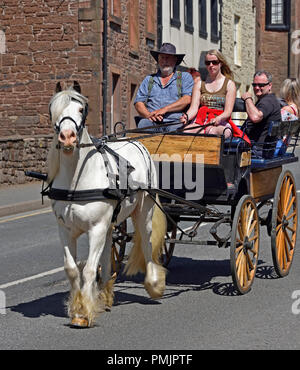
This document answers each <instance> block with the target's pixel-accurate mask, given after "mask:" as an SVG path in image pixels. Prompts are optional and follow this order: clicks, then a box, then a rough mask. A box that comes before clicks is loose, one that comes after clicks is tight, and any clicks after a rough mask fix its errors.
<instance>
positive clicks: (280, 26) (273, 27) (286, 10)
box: [265, 0, 291, 32]
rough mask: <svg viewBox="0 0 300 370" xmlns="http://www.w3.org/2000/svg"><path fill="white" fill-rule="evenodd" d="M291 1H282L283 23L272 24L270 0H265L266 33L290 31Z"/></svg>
mask: <svg viewBox="0 0 300 370" xmlns="http://www.w3.org/2000/svg"><path fill="white" fill-rule="evenodd" d="M290 26H291V1H290V0H283V23H276V24H275V23H272V0H266V26H265V29H266V31H282V32H288V31H290Z"/></svg>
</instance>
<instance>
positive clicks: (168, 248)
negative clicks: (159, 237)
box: [161, 225, 177, 267]
mask: <svg viewBox="0 0 300 370" xmlns="http://www.w3.org/2000/svg"><path fill="white" fill-rule="evenodd" d="M176 233H177V225H173V227H172V230H171V239H176ZM168 237H169V235H168V234H167V238H168ZM174 248H175V243H168V245H167V242H165V243H164V250H163V252H162V255H161V263H162V265H163V266H164V267H167V266H168V264H169V263H170V261H171V258H172V256H173V252H174Z"/></svg>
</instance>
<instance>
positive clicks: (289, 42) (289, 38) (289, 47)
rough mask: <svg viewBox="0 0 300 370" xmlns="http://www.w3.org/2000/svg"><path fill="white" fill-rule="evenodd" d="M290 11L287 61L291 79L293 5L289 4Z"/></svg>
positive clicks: (288, 75)
mask: <svg viewBox="0 0 300 370" xmlns="http://www.w3.org/2000/svg"><path fill="white" fill-rule="evenodd" d="M287 11H288V26H289V29H288V35H287V37H288V60H287V64H288V66H287V77H288V78H289V77H290V76H291V26H292V24H291V23H292V16H291V3H290V4H289V9H288V10H287Z"/></svg>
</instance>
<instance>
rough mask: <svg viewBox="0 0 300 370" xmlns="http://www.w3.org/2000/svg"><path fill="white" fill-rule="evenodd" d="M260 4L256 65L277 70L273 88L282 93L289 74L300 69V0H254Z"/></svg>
mask: <svg viewBox="0 0 300 370" xmlns="http://www.w3.org/2000/svg"><path fill="white" fill-rule="evenodd" d="M254 4H255V6H256V17H257V28H256V69H266V70H268V71H269V72H271V73H272V74H273V87H274V88H273V90H274V92H275V93H277V94H278V93H279V90H280V86H281V84H282V82H283V81H284V80H285V79H286V78H287V77H297V76H298V77H299V73H300V39H299V38H300V2H299V1H298V0H284V1H283V0H265V1H261V0H254Z"/></svg>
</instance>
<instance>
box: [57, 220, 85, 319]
mask: <svg viewBox="0 0 300 370" xmlns="http://www.w3.org/2000/svg"><path fill="white" fill-rule="evenodd" d="M59 235H60V239H61V242H62V245H63V247H64V268H65V273H66V275H67V277H68V279H69V281H70V285H71V289H70V296H69V300H68V302H67V309H68V315H69V317H70V318H71V319H72V318H73V317H74V316H75V312H77V311H78V301H79V297H80V271H79V268H78V266H77V264H76V239H74V238H71V237H70V235H69V232H68V231H67V230H66V229H65V228H64V227H62V226H59Z"/></svg>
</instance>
